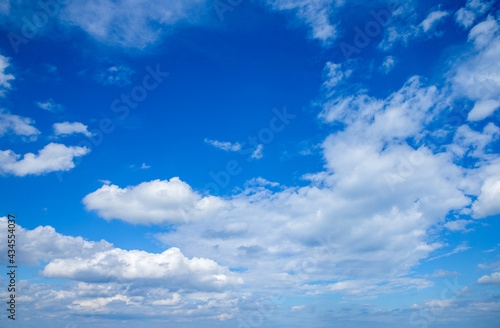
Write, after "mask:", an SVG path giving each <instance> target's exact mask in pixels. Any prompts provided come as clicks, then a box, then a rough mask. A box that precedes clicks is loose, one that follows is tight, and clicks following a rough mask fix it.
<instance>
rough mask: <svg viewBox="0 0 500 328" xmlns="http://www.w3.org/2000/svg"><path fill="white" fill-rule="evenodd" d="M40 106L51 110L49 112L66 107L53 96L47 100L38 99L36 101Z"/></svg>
mask: <svg viewBox="0 0 500 328" xmlns="http://www.w3.org/2000/svg"><path fill="white" fill-rule="evenodd" d="M35 105H37V106H38V107H39V108H41V109H43V110H46V111H49V112H52V113H54V112H60V111H62V110H63V109H64V107H63V105H60V104H57V103H56V102H55V101H54V100H53V99H52V98H50V99H49V100H47V101H38V102H35Z"/></svg>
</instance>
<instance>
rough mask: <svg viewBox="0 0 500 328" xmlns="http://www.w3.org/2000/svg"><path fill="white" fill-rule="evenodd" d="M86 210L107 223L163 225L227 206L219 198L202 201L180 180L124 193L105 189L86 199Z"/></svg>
mask: <svg viewBox="0 0 500 328" xmlns="http://www.w3.org/2000/svg"><path fill="white" fill-rule="evenodd" d="M83 203H84V204H85V208H86V209H87V210H89V211H91V210H94V211H96V212H97V214H98V215H99V216H101V217H103V218H105V219H107V220H110V219H121V220H124V221H127V222H130V223H135V224H151V223H155V224H161V223H167V222H187V221H191V220H196V219H197V218H199V217H200V215H205V214H207V213H210V212H212V211H214V210H217V209H219V208H221V207H223V206H224V202H223V201H222V200H220V199H218V198H216V197H212V196H209V197H202V196H200V195H199V194H198V193H196V192H194V191H193V190H192V189H191V187H190V186H189V185H188V184H186V183H185V182H183V181H181V180H180V179H179V178H172V179H170V180H154V181H150V182H143V183H141V184H139V185H137V186H130V187H126V188H124V189H122V188H120V187H118V186H116V185H104V186H102V187H101V188H100V189H98V190H96V191H94V192H93V193H91V194H89V195H87V196H85V198H84V199H83Z"/></svg>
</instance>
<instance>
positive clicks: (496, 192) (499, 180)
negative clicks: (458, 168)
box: [472, 175, 500, 219]
mask: <svg viewBox="0 0 500 328" xmlns="http://www.w3.org/2000/svg"><path fill="white" fill-rule="evenodd" d="M499 199H500V175H496V176H491V177H489V178H487V179H486V180H485V181H484V184H483V186H482V187H481V193H480V194H479V196H478V197H477V200H476V201H475V202H474V204H473V205H472V210H473V211H474V213H473V216H474V218H476V219H480V218H485V217H487V216H489V215H495V214H498V213H500V201H499Z"/></svg>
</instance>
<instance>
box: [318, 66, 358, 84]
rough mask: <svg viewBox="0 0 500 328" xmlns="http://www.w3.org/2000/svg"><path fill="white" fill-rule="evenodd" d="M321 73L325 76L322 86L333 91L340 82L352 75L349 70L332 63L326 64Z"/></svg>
mask: <svg viewBox="0 0 500 328" xmlns="http://www.w3.org/2000/svg"><path fill="white" fill-rule="evenodd" d="M323 72H324V74H325V82H323V86H324V87H325V88H327V89H328V90H332V89H334V88H335V87H336V86H337V85H338V84H340V82H342V81H343V80H344V79H346V78H348V77H349V76H350V75H351V73H352V71H351V70H345V69H343V68H342V65H341V64H335V63H332V62H327V63H326V64H325V67H324V68H323Z"/></svg>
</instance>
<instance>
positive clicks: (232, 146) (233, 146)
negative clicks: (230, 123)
mask: <svg viewBox="0 0 500 328" xmlns="http://www.w3.org/2000/svg"><path fill="white" fill-rule="evenodd" d="M205 142H206V143H207V144H209V145H212V146H214V147H215V148H219V149H222V150H225V151H240V150H241V144H240V143H238V142H236V143H230V142H222V141H218V140H211V139H207V138H205Z"/></svg>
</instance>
